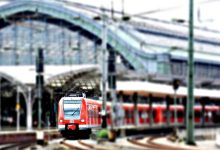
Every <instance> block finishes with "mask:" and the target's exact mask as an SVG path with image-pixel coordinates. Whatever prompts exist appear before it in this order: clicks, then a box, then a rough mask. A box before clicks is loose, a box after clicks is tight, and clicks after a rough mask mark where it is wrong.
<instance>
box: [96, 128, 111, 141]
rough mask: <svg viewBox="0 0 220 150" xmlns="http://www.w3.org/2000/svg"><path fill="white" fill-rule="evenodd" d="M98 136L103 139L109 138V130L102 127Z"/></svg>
mask: <svg viewBox="0 0 220 150" xmlns="http://www.w3.org/2000/svg"><path fill="white" fill-rule="evenodd" d="M97 138H98V139H103V138H106V139H107V138H108V130H107V129H102V130H100V131H99V132H98V133H97Z"/></svg>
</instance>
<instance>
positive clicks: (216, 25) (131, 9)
mask: <svg viewBox="0 0 220 150" xmlns="http://www.w3.org/2000/svg"><path fill="white" fill-rule="evenodd" d="M70 1H73V2H79V3H85V4H89V5H94V6H98V7H105V8H109V9H111V5H112V3H113V6H114V9H115V10H118V11H121V10H122V8H123V7H124V11H125V12H126V13H128V14H131V15H136V14H140V13H143V12H148V13H147V14H145V15H144V16H147V17H152V18H157V19H161V20H168V21H171V20H173V19H183V20H188V18H189V17H188V16H189V15H188V12H189V9H188V4H189V0H166V1H165V0H70ZM122 4H124V5H122ZM122 6H123V7H122ZM219 9H220V0H194V18H195V21H194V22H195V25H197V26H202V27H207V28H210V29H215V30H220V17H219V16H218V14H219V13H220V10H219ZM152 11H153V13H149V12H152Z"/></svg>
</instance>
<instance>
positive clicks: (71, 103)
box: [63, 100, 82, 119]
mask: <svg viewBox="0 0 220 150" xmlns="http://www.w3.org/2000/svg"><path fill="white" fill-rule="evenodd" d="M81 103H82V101H77V100H64V101H63V110H64V118H65V119H79V118H80V108H81Z"/></svg>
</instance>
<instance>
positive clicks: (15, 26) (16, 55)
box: [13, 23, 19, 65]
mask: <svg viewBox="0 0 220 150" xmlns="http://www.w3.org/2000/svg"><path fill="white" fill-rule="evenodd" d="M17 36H18V27H17V23H15V24H14V62H13V64H14V65H18V64H19V60H18V59H19V55H18V49H17V40H18V37H17Z"/></svg>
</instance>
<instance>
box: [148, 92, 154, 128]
mask: <svg viewBox="0 0 220 150" xmlns="http://www.w3.org/2000/svg"><path fill="white" fill-rule="evenodd" d="M148 99H149V100H148V102H149V118H150V126H152V125H153V122H154V120H153V106H152V105H153V99H152V95H151V94H150V95H149V97H148Z"/></svg>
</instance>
